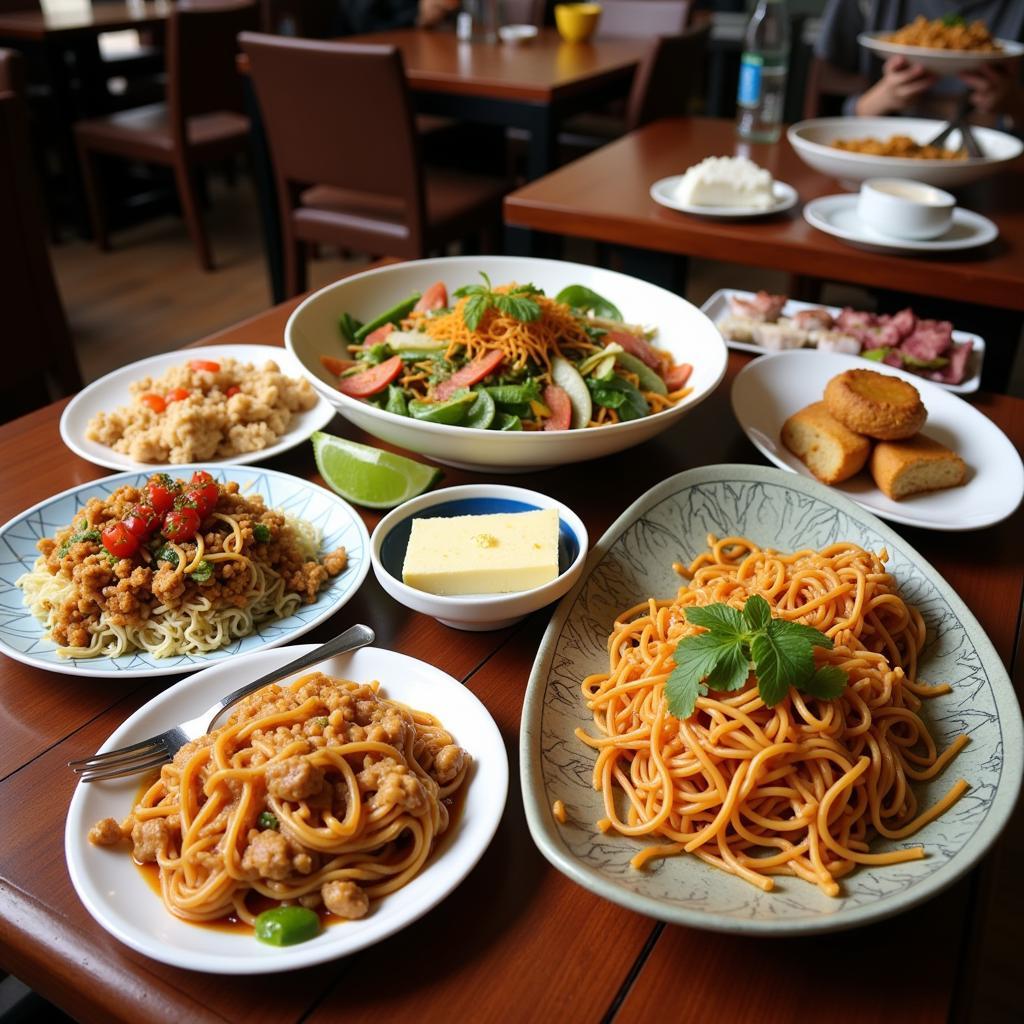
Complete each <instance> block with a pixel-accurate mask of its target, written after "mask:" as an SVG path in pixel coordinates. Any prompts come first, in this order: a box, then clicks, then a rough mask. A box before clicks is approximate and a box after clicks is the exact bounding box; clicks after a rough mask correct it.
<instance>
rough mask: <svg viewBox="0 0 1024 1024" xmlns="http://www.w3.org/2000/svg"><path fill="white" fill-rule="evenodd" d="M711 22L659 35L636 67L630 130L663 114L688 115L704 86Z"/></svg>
mask: <svg viewBox="0 0 1024 1024" xmlns="http://www.w3.org/2000/svg"><path fill="white" fill-rule="evenodd" d="M710 35H711V23H710V22H704V23H703V24H701V25H697V26H695V27H693V28H690V29H687V30H686V31H685V32H683V33H681V34H679V35H674V36H660V37H659V38H657V39H655V40H654V42H653V43H652V44H651V48H650V50H648V52H647V56H646V57H645V58H644V59H643V61H642V62H641V64H640V67H639V68H637V72H636V75H635V76H634V78H633V88H632V89H631V90H630V93H629V104H628V106H627V108H626V127H627V128H628V129H629V131H633V129H634V128H639V127H640V126H641V125H645V124H649V123H650V122H651V121H657V120H658V119H659V118H662V117H686V116H687V115H689V114H691V113H693V111H692V110H691V109H690V103H691V101H692V100H693V98H694V97H695V96H697V95H698V94H699V93H700V90H701V88H702V87H703V85H704V55H705V51H706V49H707V43H708V39H709V37H710Z"/></svg>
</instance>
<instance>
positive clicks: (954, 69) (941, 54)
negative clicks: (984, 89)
mask: <svg viewBox="0 0 1024 1024" xmlns="http://www.w3.org/2000/svg"><path fill="white" fill-rule="evenodd" d="M887 35H890V33H889V32H861V33H860V35H859V36H857V42H858V43H860V45H861V46H863V47H864V48H865V49H866V50H871V51H872V53H876V54H878V56H879V57H880V58H881V59H882V60H885V58H886V57H906V58H907V60H909V61H910V62H911V63H912V64H920V65H921V67H923V68H924V69H925V70H927V71H934V72H935V74H937V75H956V74H959V73H960V72H961V71H970V70H971V69H972V68H976V67H978V66H979V65H981V64H989V63H992V62H994V61H1004V60H1013V59H1014V58H1016V57H1019V56H1020V55H1021V54H1024V45H1021V44H1020V43H1017V42H1014V41H1013V40H1012V39H998V40H996V41H997V42H998V43H999V44H1000V46H1002V49H1001V50H940V49H938V47H933V46H903V45H902V44H900V43H890V42H888V41H887V40H885V39H883V38H882V37H883V36H887Z"/></svg>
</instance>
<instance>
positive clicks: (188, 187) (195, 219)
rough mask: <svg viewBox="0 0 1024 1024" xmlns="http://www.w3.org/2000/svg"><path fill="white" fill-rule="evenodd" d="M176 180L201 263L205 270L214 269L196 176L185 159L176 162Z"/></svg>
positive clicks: (188, 226) (187, 225)
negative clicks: (200, 209)
mask: <svg viewBox="0 0 1024 1024" xmlns="http://www.w3.org/2000/svg"><path fill="white" fill-rule="evenodd" d="M174 180H175V182H176V183H177V186H178V200H179V201H180V202H181V212H182V214H183V215H184V217H185V226H186V227H187V228H188V233H189V235H190V236H191V238H192V244H193V245H194V246H195V247H196V254H197V255H198V256H199V265H200V266H201V267H202V268H203V270H213V259H212V258H211V256H210V243H209V241H208V240H207V237H206V228H205V227H204V226H203V218H202V215H201V214H200V211H199V194H198V192H197V190H196V178H195V175H194V174H193V173H192V172H191V169H190V168H189V166H188V164H187V163H185V161H184V160H182V161H180V162H175V164H174Z"/></svg>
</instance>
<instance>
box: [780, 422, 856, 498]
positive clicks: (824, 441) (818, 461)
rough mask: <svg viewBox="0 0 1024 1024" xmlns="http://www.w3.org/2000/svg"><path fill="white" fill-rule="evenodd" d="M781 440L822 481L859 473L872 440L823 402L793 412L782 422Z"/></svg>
mask: <svg viewBox="0 0 1024 1024" xmlns="http://www.w3.org/2000/svg"><path fill="white" fill-rule="evenodd" d="M782 443H783V444H784V445H785V446H786V447H787V448H788V449H789V450H790V451H791V452H792V453H793V454H794V455H795V456H796V457H797V458H798V459H800V460H801V461H802V462H803V463H804V465H806V466H807V468H808V469H809V470H810V471H811V472H812V473H813V474H814V475H815V476H816V477H817V478H818V479H819V480H820V481H821V482H822V483H825V484H838V483H842V482H843V481H844V480H848V479H849V478H850V477H851V476H853V475H854V474H855V473H859V472H860V471H861V469H863V468H864V463H865V462H867V460H868V455H869V454H870V452H871V442H870V441H868V439H867V438H866V437H862V436H861V435H860V434H855V433H854V432H853V431H852V430H849V429H848V428H846V427H844V426H843V424H842V423H840V422H839V421H838V420H837V419H835V418H834V417H833V416H831V415H829V411H828V409H827V408H826V407H825V403H824V402H814V403H813V404H812V405H809V406H807V408H806V409H801V410H800V411H799V412H795V413H793V415H792V416H790V417H789V419H788V420H786V422H785V423H783V424H782Z"/></svg>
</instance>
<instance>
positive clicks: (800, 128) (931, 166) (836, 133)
mask: <svg viewBox="0 0 1024 1024" xmlns="http://www.w3.org/2000/svg"><path fill="white" fill-rule="evenodd" d="M945 124H946V122H945V121H935V120H930V119H928V118H924V117H816V118H812V119H811V120H809V121H800V122H798V123H797V124H794V125H792V126H791V127H790V128H789V130H788V131H787V132H786V136H787V138H788V139H789V142H790V145H792V147H793V148H794V149H795V150H796V152H797V155H798V156H799V157H800V159H801V160H803V161H804V163H806V164H808V165H809V166H811V167H813V168H814V169H815V170H816V171H821V173H822V174H827V175H829V176H830V177H833V178H837V179H838V180H839V181H850V182H858V181H864V180H865V179H867V178H877V177H885V178H913V179H914V180H915V181H924V182H927V183H928V184H929V185H935V186H937V187H938V188H955V187H956V186H958V185H967V184H969V183H970V182H972V181H978V180H979V179H980V178H987V177H989V176H991V175H993V174H995V173H996V172H997V171H999V170H1000V169H1001V168H1002V167H1003V165H1004V164H1007V163H1009V162H1010V161H1011V160H1015V159H1016V158H1017V157H1019V156H1020V154H1021V152H1022V151H1024V143H1022V142H1021V140H1020V139H1018V138H1017V137H1016V136H1014V135H1008V134H1007V133H1006V132H999V131H996V130H995V129H994V128H979V127H975V126H972V129H971V130H972V132H973V134H974V137H975V138H976V139H977V140H978V144H979V145H980V146H981V149H982V152H984V153H985V154H986V155H985V156H983V157H967V158H966V159H964V160H916V159H912V158H909V157H894V156H870V155H869V154H867V153H848V152H846V151H845V150H842V149H836V148H835V147H834V146H832V143H833V142H837V141H839V140H841V139H868V138H872V139H888V138H891V137H892V136H893V135H909V136H910V137H911V138H912V139H913V140H914V141H915V142H919V143H925V142H929V141H930V140H931V139H934V138H935V136H936V135H938V133H939V132H940V131H941V130H942V129H943V128H944V127H945ZM946 144H947V145H949V146H958V145H960V132H959V131H954V132H953V133H952V135H951V136H950V137H949V139H948V140H947V143H946Z"/></svg>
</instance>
